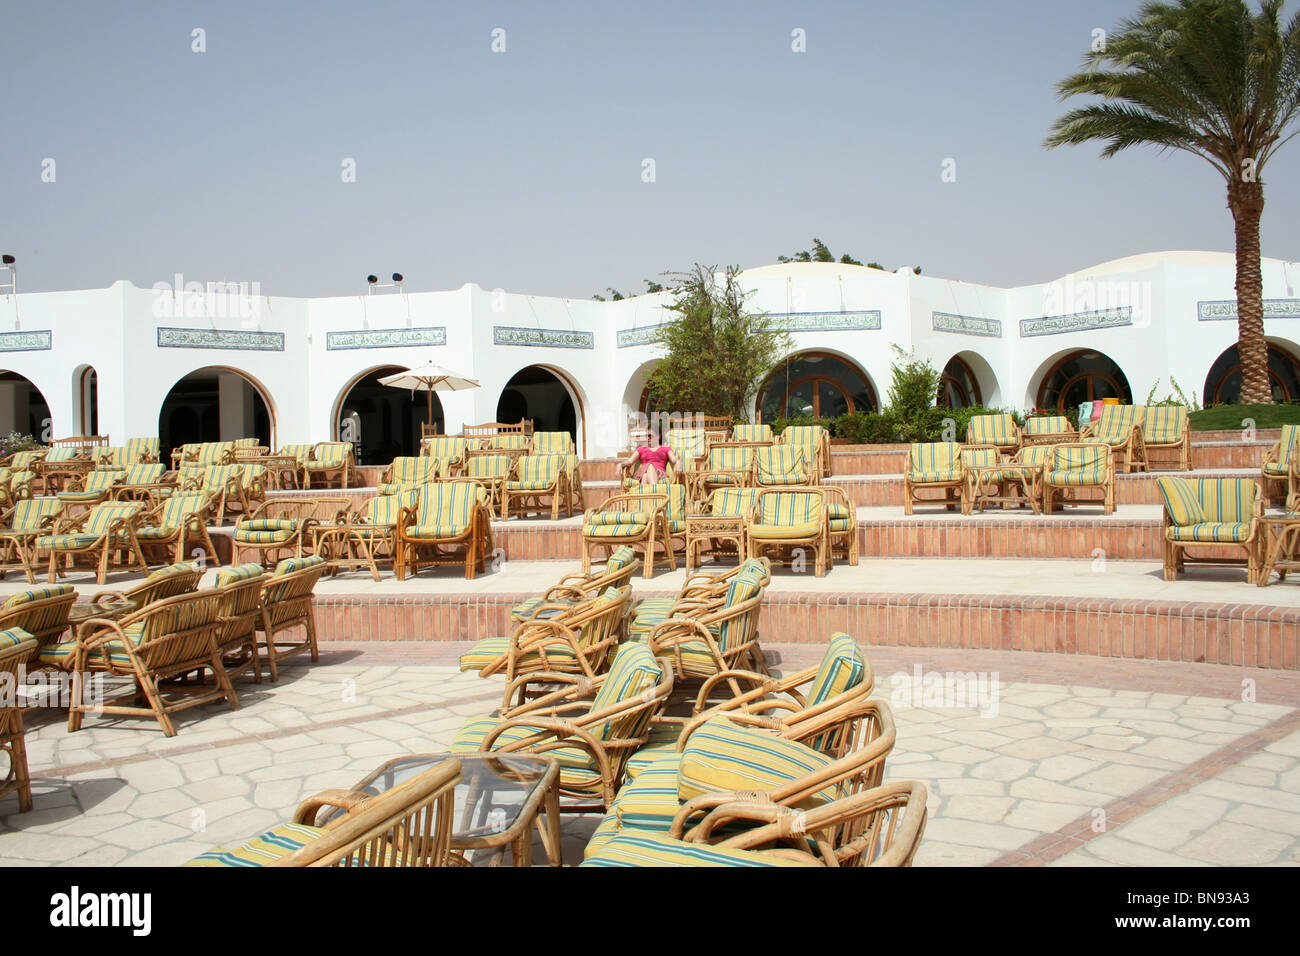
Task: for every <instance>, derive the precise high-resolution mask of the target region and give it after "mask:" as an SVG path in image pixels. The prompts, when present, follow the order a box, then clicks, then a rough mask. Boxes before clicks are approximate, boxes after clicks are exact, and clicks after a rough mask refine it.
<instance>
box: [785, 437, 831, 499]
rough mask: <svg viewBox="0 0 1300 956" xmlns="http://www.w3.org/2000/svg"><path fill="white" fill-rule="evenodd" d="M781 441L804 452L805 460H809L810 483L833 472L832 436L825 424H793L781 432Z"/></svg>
mask: <svg viewBox="0 0 1300 956" xmlns="http://www.w3.org/2000/svg"><path fill="white" fill-rule="evenodd" d="M781 443H782V444H783V445H785V446H787V447H789V448H798V449H799V450H800V451H802V452H803V460H804V461H806V462H808V472H809V479H810V480H809V483H810V484H816V483H817V482H819V481H821V480H822V479H823V478H825V477H826V476H827V475H829V474H830V473H831V437H830V432H828V431H826V429H825V428H824V427H823V426H821V425H791V426H789V427H788V428H786V429H785V431H783V432H781Z"/></svg>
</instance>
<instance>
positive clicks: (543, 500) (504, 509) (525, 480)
mask: <svg viewBox="0 0 1300 956" xmlns="http://www.w3.org/2000/svg"><path fill="white" fill-rule="evenodd" d="M543 434H546V433H543ZM560 434H565V433H563V432H561V433H560ZM567 457H568V456H567V455H525V456H524V457H523V458H520V459H519V460H518V461H517V462H515V474H514V477H513V478H509V479H507V480H506V482H505V487H504V489H503V491H502V500H501V518H502V520H506V519H508V518H509V517H510V511H511V509H512V507H513V508H514V509H515V510H516V511H517V512H518V513H519V515H520V516H521V517H523V516H524V515H528V514H545V513H546V511H547V510H549V511H550V516H551V520H552V521H556V520H558V519H559V517H560V505H564V508H565V517H568V516H569V515H570V514H571V513H572V512H570V510H569V504H570V501H571V498H570V495H569V487H568V472H567V470H566V465H567V464H568V462H567Z"/></svg>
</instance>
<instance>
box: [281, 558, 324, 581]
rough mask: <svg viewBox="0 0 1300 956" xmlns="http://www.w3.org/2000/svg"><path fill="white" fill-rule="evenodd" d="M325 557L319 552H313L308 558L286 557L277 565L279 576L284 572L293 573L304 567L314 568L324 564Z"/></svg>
mask: <svg viewBox="0 0 1300 956" xmlns="http://www.w3.org/2000/svg"><path fill="white" fill-rule="evenodd" d="M324 564H325V559H324V558H322V557H321V556H320V555H319V554H313V555H311V557H307V558H285V559H284V560H283V561H281V562H280V563H279V564H277V565H276V566H275V574H276V576H277V577H279V576H280V575H284V574H293V572H295V571H301V570H302V569H303V568H314V567H316V566H317V565H321V566H324Z"/></svg>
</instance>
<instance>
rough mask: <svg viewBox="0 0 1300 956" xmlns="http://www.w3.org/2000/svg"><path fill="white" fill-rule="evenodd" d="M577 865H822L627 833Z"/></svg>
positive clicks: (652, 835) (658, 836)
mask: <svg viewBox="0 0 1300 956" xmlns="http://www.w3.org/2000/svg"><path fill="white" fill-rule="evenodd" d="M579 865H580V866H596V867H624V866H626V867H632V866H656V867H657V866H753V867H771V866H775V867H781V866H786V867H791V866H805V867H815V866H820V865H821V864H819V863H817V862H816V861H815V860H790V859H787V858H785V857H780V856H772V855H771V854H768V853H756V852H754V851H752V850H733V849H730V848H726V847H720V846H708V845H707V844H703V843H687V842H686V841H684V840H674V839H673V838H672V837H670V836H668V835H667V834H665V833H650V832H645V831H639V830H627V831H623V832H620V833H619V835H618V836H616V837H614V838H613V839H611V840H609V841H608V842H606V843H604V844H603V845H602V846H601V848H600V850H599V852H597V853H596V854H595V855H593V856H589V857H587V858H586V859H585V860H583V862H582V863H581V864H579Z"/></svg>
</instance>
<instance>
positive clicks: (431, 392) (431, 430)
mask: <svg viewBox="0 0 1300 956" xmlns="http://www.w3.org/2000/svg"><path fill="white" fill-rule="evenodd" d="M428 404H429V411H428V415H427V416H426V417H425V421H426V422H428V423H429V432H430V433H432V432H433V389H429V403H428Z"/></svg>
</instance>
